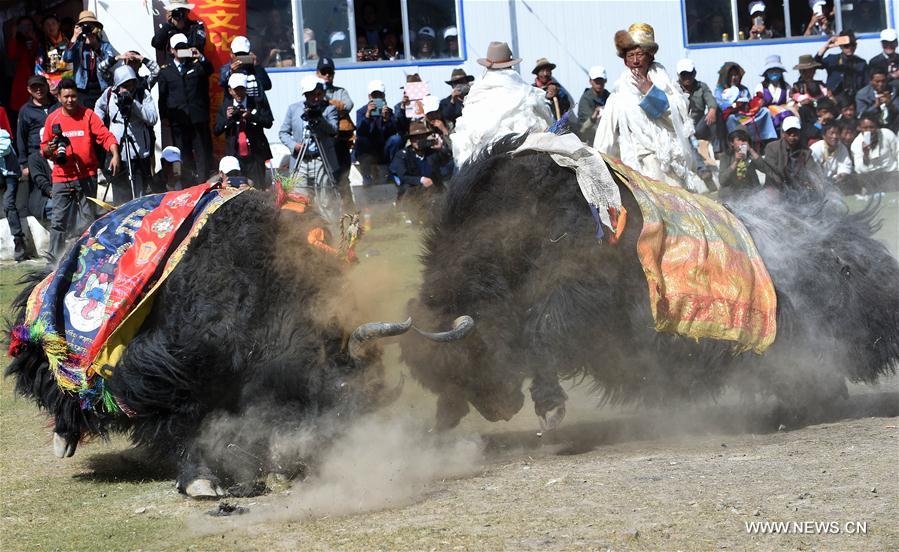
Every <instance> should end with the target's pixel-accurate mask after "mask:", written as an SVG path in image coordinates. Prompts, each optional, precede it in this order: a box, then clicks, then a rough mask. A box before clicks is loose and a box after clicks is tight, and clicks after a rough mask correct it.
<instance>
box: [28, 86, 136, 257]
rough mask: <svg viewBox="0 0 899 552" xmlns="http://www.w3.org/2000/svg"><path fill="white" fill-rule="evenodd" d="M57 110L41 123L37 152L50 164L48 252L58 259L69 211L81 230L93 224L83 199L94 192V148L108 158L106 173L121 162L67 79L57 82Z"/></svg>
mask: <svg viewBox="0 0 899 552" xmlns="http://www.w3.org/2000/svg"><path fill="white" fill-rule="evenodd" d="M59 100H60V104H61V107H60V108H59V109H57V110H56V111H54V112H52V113H50V115H49V116H48V117H47V122H46V123H44V134H43V138H42V141H41V151H42V152H43V154H44V157H45V158H47V159H52V160H53V162H54V167H53V173H52V177H51V178H52V181H53V188H52V191H51V201H52V202H53V208H52V211H51V213H50V252H51V253H52V254H53V255H54V256H55V257H56V258H59V255H60V254H61V253H62V252H63V249H64V245H65V243H64V242H65V235H66V230H67V227H68V223H69V211H70V210H73V209H77V211H78V213H79V215H80V216H81V224H80V226H81V227H86V226H87V225H89V224H90V223H91V222H93V221H94V212H93V209H92V208H91V204H90V202H89V201H88V199H87V197H88V196H91V195H94V194H95V193H96V191H97V165H98V163H97V156H96V153H95V152H94V144H97V145H99V146H102V147H103V148H104V149H106V150H108V151H109V152H110V153H111V154H112V157H111V161H110V163H109V169H110V171H111V172H112V174H113V176H115V175H116V174H118V172H119V168H120V164H121V161H120V159H119V145H118V144H117V143H116V138H115V136H114V135H113V134H112V133H111V132H109V130H108V129H107V128H106V127H105V126H103V122H102V121H101V120H100V118H99V117H97V114H96V113H94V112H93V111H92V110H90V109H88V108H85V107H84V106H82V105H81V104H80V103H79V102H78V92H77V85H76V84H75V81H73V80H72V79H70V78H64V79H62V80H61V81H60V82H59Z"/></svg>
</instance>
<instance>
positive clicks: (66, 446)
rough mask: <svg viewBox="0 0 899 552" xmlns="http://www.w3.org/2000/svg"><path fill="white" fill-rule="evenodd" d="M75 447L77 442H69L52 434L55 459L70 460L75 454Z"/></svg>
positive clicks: (56, 434)
mask: <svg viewBox="0 0 899 552" xmlns="http://www.w3.org/2000/svg"><path fill="white" fill-rule="evenodd" d="M77 447H78V442H77V441H72V442H69V441H68V440H67V439H66V438H65V437H63V436H62V435H60V434H59V433H54V434H53V454H55V455H56V457H57V458H71V457H72V455H73V454H75V449H76V448H77Z"/></svg>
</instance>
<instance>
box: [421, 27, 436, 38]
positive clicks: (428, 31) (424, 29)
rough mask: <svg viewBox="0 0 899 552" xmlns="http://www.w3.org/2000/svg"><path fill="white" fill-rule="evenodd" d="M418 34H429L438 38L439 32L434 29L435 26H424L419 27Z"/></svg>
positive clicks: (428, 35)
mask: <svg viewBox="0 0 899 552" xmlns="http://www.w3.org/2000/svg"><path fill="white" fill-rule="evenodd" d="M418 36H427V37H430V38H437V33H436V32H435V31H434V28H433V27H422V28H420V29H418Z"/></svg>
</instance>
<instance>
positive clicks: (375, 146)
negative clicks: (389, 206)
mask: <svg viewBox="0 0 899 552" xmlns="http://www.w3.org/2000/svg"><path fill="white" fill-rule="evenodd" d="M385 90H386V88H385V86H384V83H383V82H381V81H379V80H373V81H371V82H370V83H368V103H367V104H366V105H364V106H362V107H360V108H359V109H357V110H356V144H355V152H356V161H358V162H359V170H360V172H361V173H362V179H363V182H364V183H365V184H372V183H377V182H379V180H378V176H379V175H378V174H377V173H378V169H377V165H378V164H380V163H385V162H386V163H390V159H389V158H387V154H386V152H385V148H384V146H385V145H386V144H387V140H388V139H389V138H390V137H391V136H393V135H394V134H396V133H397V132H398V128H397V120H396V115H394V113H393V110H392V109H390V107H388V106H387V101H386V100H385V98H384V91H385Z"/></svg>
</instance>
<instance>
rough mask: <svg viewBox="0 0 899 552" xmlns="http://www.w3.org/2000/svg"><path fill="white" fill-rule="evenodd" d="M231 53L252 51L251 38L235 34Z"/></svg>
mask: <svg viewBox="0 0 899 552" xmlns="http://www.w3.org/2000/svg"><path fill="white" fill-rule="evenodd" d="M231 53H232V54H249V53H250V39H248V38H247V37H245V36H235V37H234V40H232V41H231Z"/></svg>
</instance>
